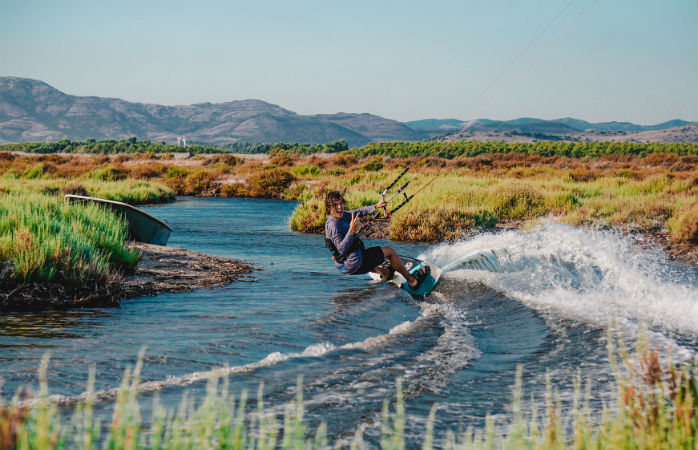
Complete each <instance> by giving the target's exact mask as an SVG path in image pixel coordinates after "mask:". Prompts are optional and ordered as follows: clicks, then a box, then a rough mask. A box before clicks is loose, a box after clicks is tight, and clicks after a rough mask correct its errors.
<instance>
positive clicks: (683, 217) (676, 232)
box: [666, 202, 698, 244]
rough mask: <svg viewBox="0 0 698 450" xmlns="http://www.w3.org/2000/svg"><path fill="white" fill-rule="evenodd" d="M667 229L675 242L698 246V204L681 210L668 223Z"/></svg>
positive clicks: (695, 203)
mask: <svg viewBox="0 0 698 450" xmlns="http://www.w3.org/2000/svg"><path fill="white" fill-rule="evenodd" d="M666 227H667V229H668V230H669V234H670V235H671V238H672V239H673V240H674V242H692V243H694V244H698V202H694V203H692V204H688V205H686V206H684V207H683V208H681V209H680V210H679V211H678V212H677V213H675V214H674V215H673V216H672V217H671V218H670V219H669V220H668V221H667V223H666Z"/></svg>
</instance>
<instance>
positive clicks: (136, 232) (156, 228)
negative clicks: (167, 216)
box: [65, 194, 172, 245]
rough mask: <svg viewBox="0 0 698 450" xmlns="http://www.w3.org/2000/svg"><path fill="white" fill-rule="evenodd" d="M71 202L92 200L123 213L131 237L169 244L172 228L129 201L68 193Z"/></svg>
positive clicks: (158, 243)
mask: <svg viewBox="0 0 698 450" xmlns="http://www.w3.org/2000/svg"><path fill="white" fill-rule="evenodd" d="M65 198H66V199H67V200H68V201H70V202H92V203H97V204H98V205H101V206H103V207H105V208H109V209H111V210H112V211H115V212H116V213H119V214H121V215H122V216H123V217H124V218H125V219H126V222H127V223H128V231H129V234H130V237H131V239H133V240H136V241H140V242H145V243H147V244H154V245H167V241H168V240H169V238H170V233H172V228H171V227H170V226H169V225H167V224H166V223H165V222H163V221H162V220H160V219H158V218H157V217H153V216H151V215H150V214H148V213H147V212H145V211H143V210H142V209H139V208H136V207H135V206H132V205H129V204H128V203H123V202H117V201H115V200H106V199H103V198H98V197H87V196H84V195H73V194H66V195H65Z"/></svg>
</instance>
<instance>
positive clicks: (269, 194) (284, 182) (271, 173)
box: [246, 168, 294, 198]
mask: <svg viewBox="0 0 698 450" xmlns="http://www.w3.org/2000/svg"><path fill="white" fill-rule="evenodd" d="M293 179H294V178H293V175H291V173H289V172H287V171H285V170H281V169H276V168H275V169H268V170H264V171H262V172H258V173H255V174H252V175H251V176H250V177H249V178H248V179H247V183H246V190H247V195H249V196H250V197H255V198H283V193H284V191H285V190H286V189H287V188H288V187H289V186H290V185H291V183H292V182H293Z"/></svg>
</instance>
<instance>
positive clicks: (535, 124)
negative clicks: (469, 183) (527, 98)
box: [405, 117, 693, 137]
mask: <svg viewBox="0 0 698 450" xmlns="http://www.w3.org/2000/svg"><path fill="white" fill-rule="evenodd" d="M692 123H693V122H686V121H685V120H670V121H668V122H663V123H660V124H657V125H636V124H634V123H630V122H600V123H591V122H587V121H585V120H579V119H573V118H570V117H566V118H562V119H555V120H543V119H535V118H530V117H522V118H519V119H513V120H507V121H501V120H489V119H476V120H471V121H461V120H456V119H424V120H416V121H413V122H405V124H406V125H407V126H409V127H411V128H414V129H415V130H419V131H421V132H423V133H427V134H429V135H430V136H432V137H434V136H439V135H444V134H447V133H454V132H460V131H463V132H471V133H472V132H502V133H503V132H507V131H509V132H517V133H529V134H551V135H572V134H576V133H580V132H615V131H618V132H621V131H622V132H641V131H656V130H666V129H669V128H674V127H682V126H686V125H691V124H692Z"/></svg>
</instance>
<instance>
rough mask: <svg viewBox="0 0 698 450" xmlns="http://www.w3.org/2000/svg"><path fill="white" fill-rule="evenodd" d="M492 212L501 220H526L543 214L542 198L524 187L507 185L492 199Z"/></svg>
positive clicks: (498, 190)
mask: <svg viewBox="0 0 698 450" xmlns="http://www.w3.org/2000/svg"><path fill="white" fill-rule="evenodd" d="M492 202H493V204H492V212H493V213H494V215H495V216H496V217H497V218H498V219H499V220H500V221H501V220H526V219H532V218H534V217H539V216H540V215H542V214H545V205H544V201H543V196H542V195H541V194H540V193H538V192H536V191H535V190H533V189H532V188H530V187H528V186H525V185H516V184H514V185H507V186H504V187H501V188H499V189H497V192H495V194H494V195H493V198H492Z"/></svg>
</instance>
